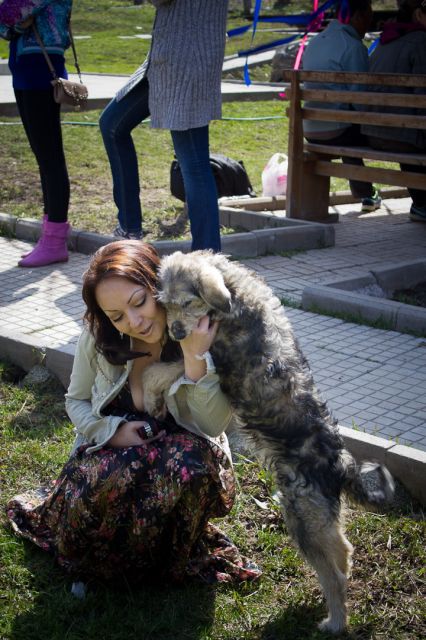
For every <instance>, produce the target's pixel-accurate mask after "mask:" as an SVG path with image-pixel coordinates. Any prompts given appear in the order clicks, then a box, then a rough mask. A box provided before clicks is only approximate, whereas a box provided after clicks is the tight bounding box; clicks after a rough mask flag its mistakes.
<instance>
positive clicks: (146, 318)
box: [96, 276, 166, 344]
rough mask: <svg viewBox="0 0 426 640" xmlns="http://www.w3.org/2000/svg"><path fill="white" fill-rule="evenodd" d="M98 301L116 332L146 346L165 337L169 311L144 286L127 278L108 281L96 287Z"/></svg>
mask: <svg viewBox="0 0 426 640" xmlns="http://www.w3.org/2000/svg"><path fill="white" fill-rule="evenodd" d="M96 300H97V303H98V305H99V306H100V308H101V309H102V311H103V312H104V313H105V315H106V316H107V317H108V318H109V319H110V320H111V322H112V324H113V325H114V327H115V328H116V329H117V331H120V332H122V333H125V334H127V335H128V336H131V337H132V338H135V339H137V340H139V341H141V342H146V343H147V344H156V343H157V342H160V341H161V339H162V338H163V336H164V332H165V330H166V312H165V310H164V309H163V307H161V306H160V305H159V304H158V303H157V302H156V300H155V298H154V297H153V295H152V294H151V293H150V292H149V291H148V289H146V288H145V287H144V286H142V285H140V284H136V283H135V282H132V281H131V280H126V279H125V278H119V277H115V276H113V277H111V278H105V280H102V281H101V282H100V283H99V284H98V286H97V287H96Z"/></svg>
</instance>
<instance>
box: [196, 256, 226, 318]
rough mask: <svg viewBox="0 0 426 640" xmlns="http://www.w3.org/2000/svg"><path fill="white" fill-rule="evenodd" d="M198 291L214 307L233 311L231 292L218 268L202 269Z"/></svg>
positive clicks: (224, 311)
mask: <svg viewBox="0 0 426 640" xmlns="http://www.w3.org/2000/svg"><path fill="white" fill-rule="evenodd" d="M198 293H199V296H200V298H202V299H203V300H204V301H205V302H207V304H208V305H209V306H210V307H212V308H213V309H217V310H218V311H222V312H223V313H229V312H230V311H231V306H232V305H231V293H230V291H229V290H228V289H227V288H226V286H225V282H224V280H223V277H222V274H221V273H220V271H218V269H215V268H211V267H209V268H207V269H202V270H201V272H200V277H199V280H198Z"/></svg>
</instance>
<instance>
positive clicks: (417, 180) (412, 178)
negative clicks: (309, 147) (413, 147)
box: [313, 160, 426, 189]
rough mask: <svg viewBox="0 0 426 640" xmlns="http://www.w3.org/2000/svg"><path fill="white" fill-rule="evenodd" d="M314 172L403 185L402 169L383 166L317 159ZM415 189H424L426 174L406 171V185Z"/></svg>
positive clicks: (322, 174) (396, 185)
mask: <svg viewBox="0 0 426 640" xmlns="http://www.w3.org/2000/svg"><path fill="white" fill-rule="evenodd" d="M313 170H314V173H315V174H316V175H319V176H335V177H337V178H347V179H351V180H363V181H365V182H381V183H383V184H391V185H393V186H395V187H399V186H401V171H397V170H395V169H382V168H381V167H359V166H356V165H353V164H343V163H340V162H339V163H338V162H327V160H316V161H315V162H314V167H313ZM403 186H405V187H411V188H413V189H424V188H425V186H426V179H425V174H421V173H407V172H404V185H403Z"/></svg>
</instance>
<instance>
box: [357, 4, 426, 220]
mask: <svg viewBox="0 0 426 640" xmlns="http://www.w3.org/2000/svg"><path fill="white" fill-rule="evenodd" d="M370 71H371V72H372V73H398V74H401V75H407V74H426V0H403V1H402V3H401V6H400V9H399V11H398V13H397V16H396V22H390V23H387V24H385V26H384V29H383V33H382V34H381V36H380V43H379V44H378V46H377V48H376V49H375V51H374V52H373V54H372V56H371V59H370ZM380 90H381V91H384V92H391V93H398V91H401V89H398V87H389V86H383V87H381V89H380ZM402 90H404V91H405V90H406V89H405V88H403V89H402ZM417 92H418V93H424V92H425V89H421V88H420V89H414V90H413V93H417ZM371 110H374V107H372V108H371ZM387 110H388V111H389V112H390V113H391V112H392V111H393V112H396V111H397V112H398V113H406V114H411V115H420V110H419V109H415V108H410V107H407V108H406V109H401V108H400V107H398V108H393V109H392V107H388V109H387ZM421 113H423V114H424V110H422V111H421ZM361 131H362V132H363V133H365V134H367V135H368V140H369V144H370V146H371V147H373V148H374V149H379V150H382V151H396V152H400V153H424V152H425V151H426V131H424V129H408V128H405V127H382V126H378V125H362V127H361ZM400 167H401V170H402V171H415V172H417V173H425V174H426V166H424V165H415V164H405V163H403V162H401V163H400ZM425 185H426V178H425ZM408 191H409V193H410V196H411V198H412V200H413V204H412V206H411V209H410V219H411V220H413V221H415V222H426V190H423V189H413V188H408Z"/></svg>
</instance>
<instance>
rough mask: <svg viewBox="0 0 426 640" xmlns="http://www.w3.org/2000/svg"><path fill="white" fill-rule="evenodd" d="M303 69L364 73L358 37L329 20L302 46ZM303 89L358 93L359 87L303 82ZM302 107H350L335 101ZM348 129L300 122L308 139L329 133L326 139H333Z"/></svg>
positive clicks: (365, 65) (340, 124)
mask: <svg viewBox="0 0 426 640" xmlns="http://www.w3.org/2000/svg"><path fill="white" fill-rule="evenodd" d="M303 69H304V70H305V71H361V72H362V71H368V52H367V48H366V47H365V46H364V45H363V44H362V40H361V37H360V35H359V34H358V33H357V31H356V30H355V29H354V27H353V26H352V25H350V24H341V23H340V22H338V20H332V21H331V22H330V24H329V25H328V27H326V28H325V29H324V31H322V32H321V33H319V34H318V35H316V36H315V37H314V38H313V39H312V40H311V41H310V42H309V44H308V46H307V47H306V50H305V53H304V54H303ZM306 88H307V89H309V88H315V89H331V90H332V89H335V90H337V89H342V90H348V91H360V90H362V87H361V86H360V85H345V84H342V85H329V84H326V83H320V82H315V83H311V82H307V83H306ZM305 106H306V107H312V108H314V107H316V106H320V107H324V106H327V108H328V109H342V110H347V109H350V108H351V107H350V106H348V105H346V104H342V103H337V102H336V103H331V102H330V103H327V105H325V104H324V103H316V102H308V101H307V102H306V104H305ZM349 126H350V125H349V124H348V123H347V122H327V121H325V120H324V121H317V120H304V121H303V131H304V134H305V136H307V137H311V138H315V137H316V135H320V136H321V135H326V134H330V135H329V137H336V136H338V135H339V134H340V133H343V131H344V130H345V129H347V128H348V127H349Z"/></svg>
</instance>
